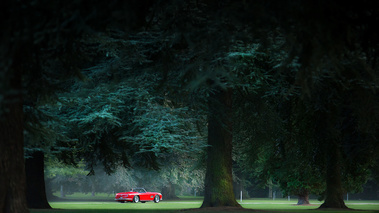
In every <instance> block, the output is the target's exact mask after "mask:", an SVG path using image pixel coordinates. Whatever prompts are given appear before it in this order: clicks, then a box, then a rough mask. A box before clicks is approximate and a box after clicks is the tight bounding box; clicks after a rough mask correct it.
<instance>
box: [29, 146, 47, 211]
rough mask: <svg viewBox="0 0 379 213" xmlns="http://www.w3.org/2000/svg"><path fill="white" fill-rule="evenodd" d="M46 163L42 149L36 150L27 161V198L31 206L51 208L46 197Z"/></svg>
mask: <svg viewBox="0 0 379 213" xmlns="http://www.w3.org/2000/svg"><path fill="white" fill-rule="evenodd" d="M44 165H45V162H44V153H43V152H42V151H37V152H34V153H33V155H32V157H31V158H28V159H26V161H25V171H26V200H27V202H28V207H29V208H35V209H51V207H50V205H49V203H48V202H47V198H46V190H45V176H44V167H45V166H44Z"/></svg>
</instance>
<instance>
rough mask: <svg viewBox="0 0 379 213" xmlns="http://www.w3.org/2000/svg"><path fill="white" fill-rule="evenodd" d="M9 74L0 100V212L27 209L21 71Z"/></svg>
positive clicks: (20, 212)
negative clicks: (7, 89) (4, 93)
mask: <svg viewBox="0 0 379 213" xmlns="http://www.w3.org/2000/svg"><path fill="white" fill-rule="evenodd" d="M7 74H9V75H11V77H10V78H9V80H10V81H9V82H4V80H3V79H1V80H2V81H1V82H0V84H1V83H4V84H5V83H9V84H10V86H9V88H10V90H12V91H7V93H8V94H6V95H5V98H4V99H3V100H1V102H0V212H2V213H24V212H29V210H28V207H27V204H26V196H25V188H26V186H25V185H26V183H25V164H24V137H23V131H24V128H23V127H24V125H23V123H24V119H23V110H22V95H21V93H22V90H21V89H22V87H21V74H20V73H17V72H11V73H7ZM0 89H2V88H0Z"/></svg>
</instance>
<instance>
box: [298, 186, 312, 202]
mask: <svg viewBox="0 0 379 213" xmlns="http://www.w3.org/2000/svg"><path fill="white" fill-rule="evenodd" d="M297 196H298V199H297V205H307V204H310V203H309V191H308V190H306V189H301V190H300V193H299V194H298V195H297Z"/></svg>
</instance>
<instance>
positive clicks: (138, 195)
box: [115, 188, 162, 203]
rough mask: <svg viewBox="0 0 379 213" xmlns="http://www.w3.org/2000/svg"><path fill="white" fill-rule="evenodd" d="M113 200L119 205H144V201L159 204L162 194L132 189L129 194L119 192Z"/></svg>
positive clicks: (142, 189)
mask: <svg viewBox="0 0 379 213" xmlns="http://www.w3.org/2000/svg"><path fill="white" fill-rule="evenodd" d="M115 200H116V201H118V202H121V203H124V202H133V203H138V202H140V201H141V203H145V202H146V201H154V202H155V203H159V201H161V200H162V194H161V193H158V192H147V191H146V190H145V189H144V188H133V189H132V190H130V192H120V193H117V194H116V197H115Z"/></svg>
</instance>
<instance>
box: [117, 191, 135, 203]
mask: <svg viewBox="0 0 379 213" xmlns="http://www.w3.org/2000/svg"><path fill="white" fill-rule="evenodd" d="M133 197H134V196H132V195H131V194H130V193H127V192H120V193H117V194H116V196H115V200H116V201H118V202H121V203H123V202H132V201H133Z"/></svg>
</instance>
